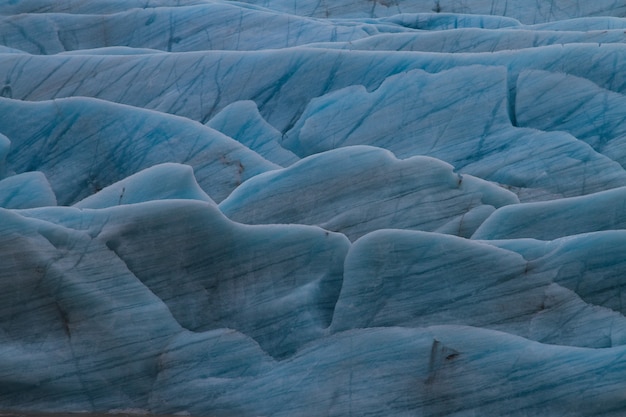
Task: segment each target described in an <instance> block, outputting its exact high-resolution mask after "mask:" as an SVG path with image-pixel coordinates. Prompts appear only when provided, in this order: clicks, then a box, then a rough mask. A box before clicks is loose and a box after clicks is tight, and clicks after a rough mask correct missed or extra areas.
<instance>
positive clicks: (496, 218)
mask: <svg viewBox="0 0 626 417" xmlns="http://www.w3.org/2000/svg"><path fill="white" fill-rule="evenodd" d="M624 207H626V189H625V188H623V187H620V188H616V189H613V190H608V191H604V192H600V193H596V194H591V195H588V196H583V197H573V198H564V199H560V200H555V201H546V202H533V203H527V204H518V205H516V206H515V207H510V208H504V207H503V209H502V210H498V211H496V212H494V213H493V215H492V216H490V217H489V219H488V220H487V221H486V222H485V224H483V225H481V226H480V227H479V228H478V230H477V231H476V233H474V235H473V236H472V237H473V238H475V239H517V238H533V239H542V240H551V239H556V238H559V237H564V236H569V235H575V234H579V233H587V232H594V231H599V230H616V229H624V228H626V222H625V220H626V219H625V215H626V213H625V212H624Z"/></svg>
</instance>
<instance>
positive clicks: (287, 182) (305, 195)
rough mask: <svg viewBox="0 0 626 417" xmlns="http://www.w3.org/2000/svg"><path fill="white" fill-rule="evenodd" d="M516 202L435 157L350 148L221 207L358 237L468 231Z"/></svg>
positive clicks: (259, 183) (258, 184)
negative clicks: (400, 156) (393, 230)
mask: <svg viewBox="0 0 626 417" xmlns="http://www.w3.org/2000/svg"><path fill="white" fill-rule="evenodd" d="M517 202H519V200H518V199H517V197H516V196H515V195H514V194H513V193H511V192H508V191H506V190H504V189H502V188H501V187H498V186H497V185H494V184H490V183H488V182H486V181H483V180H480V179H478V178H474V177H472V176H471V175H459V174H457V173H455V172H453V169H452V167H451V166H450V165H448V164H446V163H444V162H442V161H438V160H436V159H434V158H429V157H424V156H416V157H412V158H408V159H404V160H398V159H396V158H395V156H394V155H393V154H392V153H391V152H389V151H386V150H383V149H379V148H373V147H368V146H353V147H346V148H341V149H336V150H334V151H328V152H324V153H321V154H318V155H314V156H310V157H308V158H305V159H303V160H302V161H300V162H298V163H296V164H294V165H292V166H291V167H289V168H286V169H282V170H277V171H273V172H270V173H267V174H265V175H263V174H262V175H257V176H256V177H254V178H251V179H250V180H248V181H246V182H245V183H243V184H242V185H241V186H240V187H238V188H237V189H236V190H235V191H233V193H232V194H231V195H230V196H228V198H226V199H225V200H224V201H223V202H222V203H221V204H220V206H219V207H220V210H222V211H223V212H224V214H226V215H227V216H228V217H230V218H231V219H233V220H235V221H238V222H242V223H249V224H267V223H303V224H314V225H318V226H321V227H323V228H325V229H328V230H333V231H337V232H341V233H344V234H345V235H346V236H348V237H349V238H350V239H351V240H354V239H357V238H359V237H360V236H362V235H364V234H367V233H369V232H371V231H373V230H377V229H386V228H397V229H414V230H429V231H435V230H441V231H444V230H445V231H446V232H447V233H452V234H457V235H461V236H467V237H469V236H470V235H471V234H472V233H473V230H475V228H476V227H477V226H478V225H479V224H480V223H481V222H482V221H483V220H484V219H485V218H487V217H488V216H489V215H490V214H491V213H492V212H493V210H494V209H495V207H501V206H503V205H507V204H514V203H517Z"/></svg>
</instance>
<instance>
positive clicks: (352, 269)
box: [331, 230, 626, 347]
mask: <svg viewBox="0 0 626 417" xmlns="http://www.w3.org/2000/svg"><path fill="white" fill-rule="evenodd" d="M624 239H626V234H625V233H623V232H622V233H619V234H617V233H614V234H608V235H604V234H598V235H596V236H594V235H590V236H586V237H580V238H579V239H577V240H576V241H575V242H572V241H555V242H553V243H552V244H550V245H547V246H544V247H543V248H542V252H541V255H540V257H539V258H538V259H534V260H527V259H525V258H524V257H523V256H522V255H521V254H520V253H517V252H516V251H514V250H512V249H510V248H507V247H506V245H505V246H504V247H503V248H497V247H494V246H491V245H487V244H485V243H482V242H475V241H469V240H465V239H460V238H457V237H454V236H445V235H440V234H437V233H424V232H412V231H400V230H386V231H378V232H374V233H371V234H369V235H367V236H365V237H363V238H361V239H359V240H357V241H356V242H355V243H354V245H353V246H352V248H351V249H350V251H349V252H348V255H347V258H346V263H345V272H344V280H343V286H342V289H341V294H340V296H339V300H338V301H337V306H336V308H335V314H334V316H333V323H332V325H331V331H332V332H338V331H344V330H347V329H351V328H363V327H387V326H403V327H422V326H430V325H434V324H464V325H471V326H476V327H484V328H491V329H496V330H501V331H506V332H508V333H512V334H517V335H520V336H524V337H526V338H530V339H534V340H538V341H541V342H544V343H554V344H560V345H565V344H570V345H573V346H584V347H611V346H616V345H621V344H625V343H626V318H625V317H624V316H623V315H622V311H621V310H620V312H615V311H612V310H610V309H609V308H613V307H615V305H614V304H610V305H608V304H607V303H606V300H607V299H608V298H610V297H607V294H604V297H606V298H602V296H600V295H599V294H598V295H592V294H591V293H588V292H587V290H585V287H586V285H589V286H590V287H594V286H595V287H596V288H597V289H598V290H599V289H600V288H601V287H602V286H601V285H600V283H599V282H597V281H596V279H597V278H596V277H598V276H599V274H594V273H593V272H592V269H591V268H588V270H587V271H582V270H578V271H577V274H578V275H577V279H578V280H579V281H578V284H574V283H573V282H572V281H571V279H569V278H567V274H566V273H565V270H567V269H569V268H571V267H574V266H573V265H571V264H569V262H571V261H572V260H573V259H574V258H573V257H572V256H571V255H567V254H566V252H565V248H564V247H568V248H569V250H570V251H572V250H573V249H572V248H575V247H587V249H588V247H589V246H591V245H592V242H593V244H595V245H597V246H605V245H609V244H614V243H616V242H618V241H619V242H624ZM576 245H577V246H576ZM554 247H556V248H558V250H554ZM575 252H576V255H577V258H576V259H577V260H578V262H580V263H582V264H586V265H589V264H594V263H598V262H603V263H604V264H605V265H604V266H603V268H606V269H605V270H607V269H610V268H613V269H614V271H615V272H613V273H612V274H614V276H615V277H617V276H619V275H620V274H622V273H623V268H624V264H623V262H622V260H621V259H619V258H617V259H616V258H613V257H612V256H611V255H609V254H606V256H602V254H601V253H599V252H598V251H597V250H589V251H588V252H583V251H581V250H578V249H576V250H575ZM555 264H560V265H561V266H562V268H563V269H555V268H554V267H553V265H555ZM598 272H599V271H598ZM567 288H569V289H567ZM577 293H578V294H577ZM581 298H582V299H581ZM594 302H595V303H598V304H599V305H593V304H594ZM590 304H591V305H590ZM600 323H602V325H599V324H600Z"/></svg>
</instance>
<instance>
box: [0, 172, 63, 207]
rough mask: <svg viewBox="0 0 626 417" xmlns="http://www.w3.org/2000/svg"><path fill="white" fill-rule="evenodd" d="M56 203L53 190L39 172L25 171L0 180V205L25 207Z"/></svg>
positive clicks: (53, 204)
mask: <svg viewBox="0 0 626 417" xmlns="http://www.w3.org/2000/svg"><path fill="white" fill-rule="evenodd" d="M56 204H57V199H56V196H55V195H54V191H52V188H50V183H49V182H48V180H47V179H46V176H45V175H44V174H42V173H41V172H25V173H23V174H19V175H13V176H11V177H8V178H5V179H3V180H0V207H4V208H8V209H26V208H32V207H44V206H56Z"/></svg>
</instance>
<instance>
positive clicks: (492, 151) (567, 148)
mask: <svg viewBox="0 0 626 417" xmlns="http://www.w3.org/2000/svg"><path fill="white" fill-rule="evenodd" d="M468 80H471V82H468ZM506 85H507V73H506V70H505V69H504V68H502V67H475V66H469V67H461V68H455V69H451V70H449V71H442V72H439V73H437V74H429V73H425V72H423V71H417V70H416V71H409V72H406V73H403V74H398V75H394V76H392V77H389V78H387V79H386V80H385V81H384V82H383V83H382V84H381V85H380V86H379V87H378V88H377V89H376V90H374V91H372V92H368V91H367V90H366V89H365V88H364V87H362V86H352V87H347V88H345V89H342V90H338V91H335V92H333V93H329V94H327V95H324V96H321V97H318V98H315V99H313V100H311V102H310V103H309V105H308V106H307V108H306V109H305V110H304V112H303V114H302V116H301V117H300V119H299V120H298V122H296V124H295V125H294V127H293V128H292V129H291V130H289V131H288V132H286V134H285V136H284V140H283V144H284V146H285V147H286V148H288V149H291V150H292V151H294V152H295V153H296V154H298V155H300V156H304V155H311V154H315V153H318V152H322V151H325V150H329V149H333V148H336V147H340V146H348V145H356V144H368V145H374V146H379V147H383V148H386V149H389V150H391V151H393V152H394V153H395V154H396V155H398V156H400V157H407V156H412V155H429V156H433V157H436V158H440V159H443V160H445V161H446V162H449V163H451V164H452V165H453V166H454V167H455V168H457V169H458V170H460V171H462V172H467V173H469V174H473V175H477V176H480V177H482V178H485V179H488V180H491V181H496V182H499V183H502V184H508V185H511V186H515V187H518V188H523V189H525V190H524V191H523V192H524V193H527V194H530V198H536V197H537V195H541V194H547V195H559V196H562V197H566V196H573V195H581V194H586V193H590V192H595V191H599V190H602V189H606V188H612V187H615V186H616V185H618V184H619V185H621V184H623V183H624V177H623V174H624V173H623V169H622V168H621V167H620V166H618V165H616V164H615V162H614V161H612V160H610V159H608V158H605V157H603V156H602V155H599V154H597V153H596V152H595V151H594V150H593V149H591V148H590V147H589V146H586V145H585V144H583V143H581V142H580V141H579V140H577V139H576V138H575V137H572V136H568V135H563V134H561V133H558V132H555V133H552V134H546V133H545V132H539V131H536V130H529V129H521V128H517V127H514V126H513V125H512V124H511V120H510V119H509V116H508V114H507V107H506V106H507V104H506V89H507V87H506ZM438 96H441V97H443V99H439V98H438ZM321 131H323V132H324V134H323V137H320V132H321ZM537 153H540V157H537ZM563 153H565V154H567V155H568V156H569V158H568V159H566V158H563ZM530 161H534V163H529V162H530ZM588 173H593V174H592V175H588ZM556 175H565V176H573V177H576V178H580V179H581V180H582V179H583V178H584V180H582V182H580V183H576V182H572V183H569V182H567V183H565V182H555V181H554V177H555V176H556ZM596 175H597V176H596ZM522 198H528V197H526V196H523V197H522Z"/></svg>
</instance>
